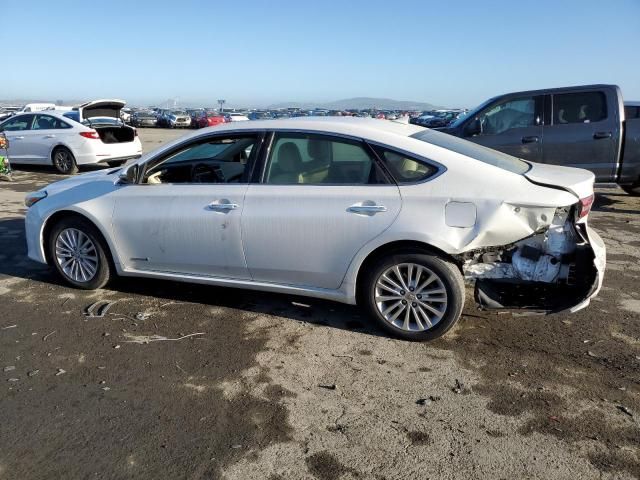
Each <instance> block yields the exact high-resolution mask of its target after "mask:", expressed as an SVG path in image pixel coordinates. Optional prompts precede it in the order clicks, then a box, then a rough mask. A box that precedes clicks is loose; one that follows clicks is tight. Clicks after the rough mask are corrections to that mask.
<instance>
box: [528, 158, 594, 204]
mask: <svg viewBox="0 0 640 480" xmlns="http://www.w3.org/2000/svg"><path fill="white" fill-rule="evenodd" d="M528 163H529V164H530V165H531V168H530V169H529V171H528V172H526V173H525V174H524V176H525V177H526V178H527V179H529V180H530V181H531V182H533V183H537V184H540V185H544V186H550V187H559V188H562V189H563V190H567V191H568V192H571V193H573V194H574V195H575V196H577V197H578V198H585V197H588V196H589V195H591V194H593V183H594V181H595V175H594V174H593V173H592V172H590V171H588V170H583V169H581V168H571V167H561V166H558V165H545V164H542V163H533V162H528Z"/></svg>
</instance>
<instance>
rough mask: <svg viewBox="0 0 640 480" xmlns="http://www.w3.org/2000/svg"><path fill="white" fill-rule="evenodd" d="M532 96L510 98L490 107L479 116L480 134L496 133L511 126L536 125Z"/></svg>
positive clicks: (534, 105) (534, 102)
mask: <svg viewBox="0 0 640 480" xmlns="http://www.w3.org/2000/svg"><path fill="white" fill-rule="evenodd" d="M535 111H536V101H535V98H534V97H523V98H515V99H510V100H507V101H505V102H502V103H499V104H497V105H494V106H493V107H490V108H489V110H486V111H485V112H483V113H482V114H480V116H479V120H480V132H481V134H482V135H497V134H499V133H503V132H506V131H507V130H511V129H512V128H523V127H532V126H534V125H537V124H538V123H537V122H538V121H537V119H536V112H535Z"/></svg>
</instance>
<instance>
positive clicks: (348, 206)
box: [242, 131, 401, 289]
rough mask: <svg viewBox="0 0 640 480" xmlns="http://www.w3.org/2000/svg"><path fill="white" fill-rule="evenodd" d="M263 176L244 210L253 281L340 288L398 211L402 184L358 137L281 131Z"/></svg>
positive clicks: (244, 233)
mask: <svg viewBox="0 0 640 480" xmlns="http://www.w3.org/2000/svg"><path fill="white" fill-rule="evenodd" d="M262 172H263V173H262V177H261V179H260V183H252V184H250V185H249V188H248V190H247V194H246V198H245V202H244V210H243V213H242V240H243V244H244V251H245V256H246V260H247V267H248V268H249V271H250V273H251V276H252V278H253V280H255V281H261V282H276V283H283V284H289V285H298V286H304V287H315V288H326V289H336V288H338V287H339V286H340V284H341V282H342V280H343V278H344V276H345V273H346V271H347V268H348V266H349V264H350V262H351V260H352V258H353V257H354V255H355V254H356V253H357V252H358V250H360V248H361V247H362V246H363V245H364V244H366V243H367V242H369V241H370V240H371V239H373V238H375V237H376V236H378V235H380V234H381V233H382V232H383V231H384V230H385V229H387V228H388V227H389V226H390V225H391V224H392V223H393V221H394V220H395V218H396V216H397V215H398V213H399V212H400V208H401V197H400V192H399V189H398V187H397V186H396V185H395V184H394V183H393V182H392V181H391V180H390V179H389V178H388V177H387V176H386V175H385V174H384V173H383V171H382V170H381V169H380V166H379V165H378V163H377V160H376V159H375V155H373V154H372V151H371V150H370V148H369V147H368V146H367V145H365V144H364V143H363V142H362V141H360V140H357V139H347V138H342V137H335V136H325V135H319V134H315V133H296V132H285V131H281V132H276V133H275V134H273V137H272V139H271V145H270V148H269V155H268V158H266V159H265V165H264V168H263V170H262Z"/></svg>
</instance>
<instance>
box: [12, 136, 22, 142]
mask: <svg viewBox="0 0 640 480" xmlns="http://www.w3.org/2000/svg"><path fill="white" fill-rule="evenodd" d="M23 138H24V137H23V136H22V135H21V136H19V137H9V141H11V140H22V139H23Z"/></svg>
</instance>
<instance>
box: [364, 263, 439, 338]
mask: <svg viewBox="0 0 640 480" xmlns="http://www.w3.org/2000/svg"><path fill="white" fill-rule="evenodd" d="M374 294H375V304H376V308H377V309H378V312H379V313H380V315H382V317H383V318H384V320H385V321H386V322H387V323H389V324H390V325H392V326H394V327H395V328H399V329H401V330H404V331H408V332H422V331H425V330H429V329H431V328H433V327H434V326H435V325H437V324H438V323H439V322H440V320H442V317H443V316H444V314H445V313H446V311H447V290H446V288H445V286H444V283H443V281H442V279H441V278H440V277H439V276H438V275H437V274H436V273H435V272H433V271H432V270H431V269H429V268H427V267H425V266H423V265H419V264H416V263H400V264H398V265H393V266H392V267H389V268H387V269H386V270H385V271H384V272H382V274H381V275H380V276H379V277H378V279H377V280H376V284H375V292H374Z"/></svg>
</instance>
